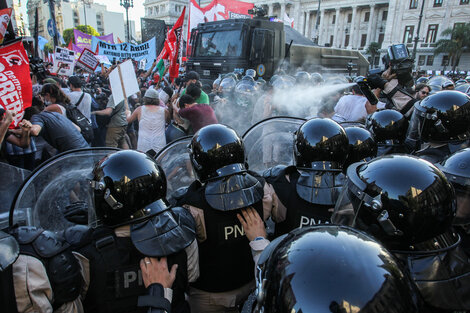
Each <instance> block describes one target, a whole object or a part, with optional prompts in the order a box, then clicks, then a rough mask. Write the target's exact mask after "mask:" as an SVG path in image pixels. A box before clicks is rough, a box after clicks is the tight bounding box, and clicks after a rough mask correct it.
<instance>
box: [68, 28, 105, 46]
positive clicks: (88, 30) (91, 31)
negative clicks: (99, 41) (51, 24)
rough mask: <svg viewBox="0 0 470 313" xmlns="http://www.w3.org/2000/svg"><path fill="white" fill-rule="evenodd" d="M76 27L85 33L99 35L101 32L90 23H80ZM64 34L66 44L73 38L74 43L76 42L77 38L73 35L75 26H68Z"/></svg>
mask: <svg viewBox="0 0 470 313" xmlns="http://www.w3.org/2000/svg"><path fill="white" fill-rule="evenodd" d="M75 29H78V30H79V31H81V32H84V33H85V34H88V35H92V36H99V35H100V33H98V32H97V31H96V29H94V28H93V27H91V26H90V25H78V26H77V27H75ZM62 36H63V37H64V41H65V43H66V45H68V44H69V42H70V40H73V43H75V38H74V36H73V28H67V29H66V30H64V32H63V34H62Z"/></svg>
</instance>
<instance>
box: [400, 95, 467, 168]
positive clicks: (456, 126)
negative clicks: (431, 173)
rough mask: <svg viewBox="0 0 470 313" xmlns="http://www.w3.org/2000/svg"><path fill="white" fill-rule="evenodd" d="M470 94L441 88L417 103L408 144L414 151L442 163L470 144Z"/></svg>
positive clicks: (409, 130)
mask: <svg viewBox="0 0 470 313" xmlns="http://www.w3.org/2000/svg"><path fill="white" fill-rule="evenodd" d="M469 121H470V96H468V95H466V94H464V93H462V92H459V91H450V90H449V91H440V92H438V93H436V94H434V95H431V96H429V97H427V98H425V99H424V100H422V101H420V102H417V103H416V104H415V106H414V111H413V115H412V117H411V120H410V126H409V128H408V132H407V135H406V140H405V144H406V145H407V146H408V147H409V149H410V151H414V153H415V154H416V155H418V156H419V157H421V158H424V159H425V160H427V161H430V162H431V163H438V162H440V161H442V160H443V159H445V157H446V156H448V155H450V154H452V153H454V152H455V151H457V150H459V149H462V148H465V147H468V144H469V139H470V123H469Z"/></svg>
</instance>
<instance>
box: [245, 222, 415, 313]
mask: <svg viewBox="0 0 470 313" xmlns="http://www.w3.org/2000/svg"><path fill="white" fill-rule="evenodd" d="M256 272H257V288H256V290H255V292H254V297H251V296H250V299H249V300H252V301H247V303H245V306H244V308H243V311H242V312H243V313H248V312H250V313H251V312H265V313H291V312H335V313H340V312H373V313H375V312H377V313H378V312H389V313H402V312H424V311H420V308H421V299H420V298H419V295H418V293H417V292H416V291H415V290H416V288H415V287H414V286H413V283H412V281H411V280H410V278H409V276H408V275H407V274H406V273H405V272H404V271H403V270H402V267H401V266H400V264H399V263H398V262H397V261H396V259H395V258H394V257H393V255H392V254H391V253H390V252H388V251H387V250H386V249H385V248H384V247H383V246H382V245H381V244H380V243H379V242H377V241H376V240H375V239H373V238H372V237H370V236H368V235H366V234H365V233H363V232H360V231H358V230H356V229H353V228H349V227H345V226H336V225H316V226H313V227H307V228H302V229H295V230H293V231H291V232H290V233H288V234H285V235H283V236H281V237H278V238H276V239H275V240H274V241H273V242H271V244H270V245H269V246H267V247H266V248H265V249H264V251H263V252H262V254H261V256H260V258H259V261H258V264H257V267H256Z"/></svg>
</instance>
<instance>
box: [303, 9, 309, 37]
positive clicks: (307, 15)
mask: <svg viewBox="0 0 470 313" xmlns="http://www.w3.org/2000/svg"><path fill="white" fill-rule="evenodd" d="M310 30H311V27H310V11H307V12H305V35H304V36H305V37H307V38H310V37H309V36H310Z"/></svg>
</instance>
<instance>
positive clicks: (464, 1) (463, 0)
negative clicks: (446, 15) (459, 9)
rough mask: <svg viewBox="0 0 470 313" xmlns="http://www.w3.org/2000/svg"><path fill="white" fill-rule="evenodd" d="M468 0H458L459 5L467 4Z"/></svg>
mask: <svg viewBox="0 0 470 313" xmlns="http://www.w3.org/2000/svg"><path fill="white" fill-rule="evenodd" d="M469 3H470V0H460V5H464V4H469Z"/></svg>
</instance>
